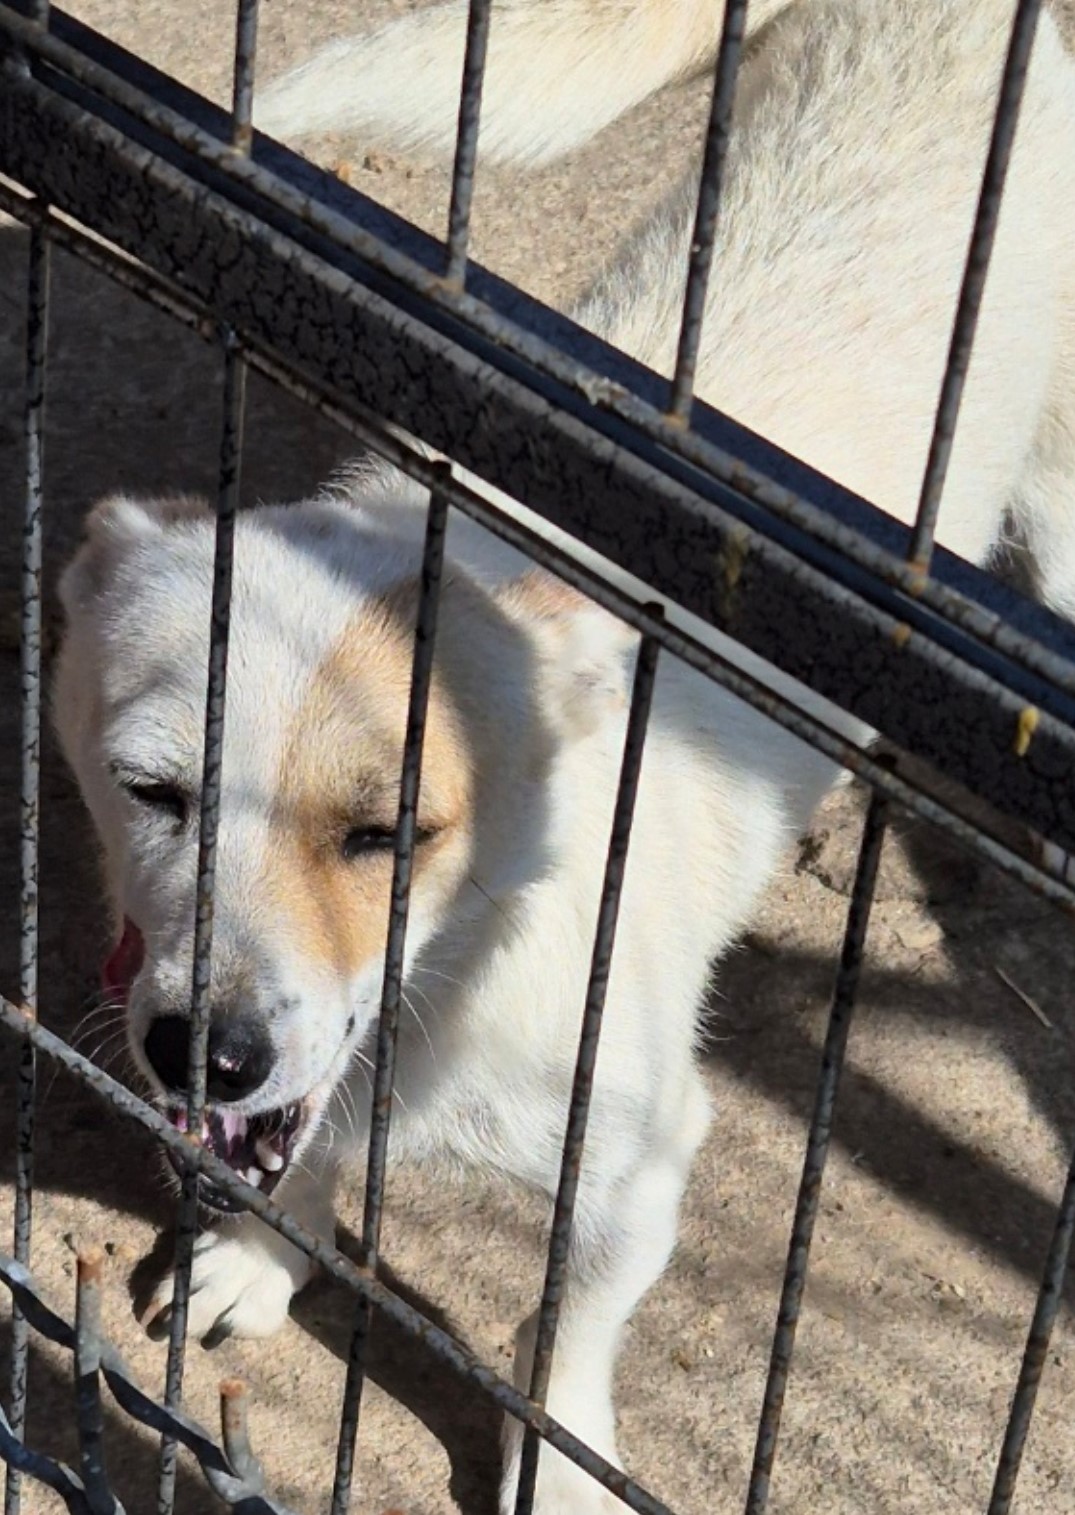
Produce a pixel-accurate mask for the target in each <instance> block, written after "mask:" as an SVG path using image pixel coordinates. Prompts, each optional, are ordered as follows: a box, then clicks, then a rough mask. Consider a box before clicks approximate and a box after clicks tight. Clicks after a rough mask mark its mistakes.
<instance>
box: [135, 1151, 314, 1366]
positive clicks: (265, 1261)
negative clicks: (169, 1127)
mask: <svg viewBox="0 0 1075 1515" xmlns="http://www.w3.org/2000/svg"><path fill="white" fill-rule="evenodd" d="M333 1187H334V1172H333V1170H332V1169H331V1168H329V1169H325V1170H323V1171H322V1172H321V1173H320V1174H317V1175H316V1176H315V1174H312V1173H310V1172H309V1171H307V1170H306V1169H304V1168H303V1169H299V1170H298V1171H297V1172H296V1173H295V1174H294V1175H293V1176H291V1177H290V1178H289V1180H288V1182H287V1186H286V1188H285V1189H284V1190H283V1191H282V1192H281V1196H280V1203H281V1204H282V1205H283V1207H284V1208H285V1209H286V1210H287V1211H288V1213H289V1214H290V1215H291V1216H292V1217H293V1218H294V1219H295V1220H297V1221H299V1223H300V1224H301V1225H304V1226H305V1227H306V1228H307V1230H310V1231H313V1232H314V1233H315V1235H317V1236H320V1237H321V1238H323V1239H324V1240H325V1241H327V1242H329V1243H331V1242H332V1240H333V1237H334V1235H335V1217H334V1215H333V1203H332V1194H333ZM313 1271H314V1264H313V1263H312V1262H311V1260H310V1258H309V1257H307V1255H306V1253H305V1252H300V1251H299V1249H298V1248H297V1247H293V1246H292V1245H291V1243H290V1242H288V1241H285V1240H284V1238H283V1237H282V1236H281V1235H280V1234H279V1233H278V1232H276V1231H274V1230H272V1228H271V1227H270V1226H267V1225H265V1223H264V1222H263V1221H260V1220H258V1219H257V1217H256V1216H254V1215H243V1216H239V1217H237V1218H236V1219H234V1220H226V1221H223V1222H221V1224H219V1225H216V1226H214V1227H212V1229H210V1230H206V1231H203V1232H202V1234H201V1235H200V1236H199V1237H198V1240H197V1241H196V1242H195V1245H194V1268H193V1271H192V1273H191V1279H190V1314H189V1323H188V1330H189V1332H190V1334H191V1335H192V1336H196V1337H199V1338H202V1337H209V1338H210V1340H214V1341H216V1340H221V1339H222V1338H223V1337H225V1336H271V1335H272V1334H273V1332H275V1331H279V1330H280V1328H281V1327H282V1326H283V1324H284V1322H285V1321H286V1320H287V1311H288V1306H289V1304H290V1303H291V1296H292V1295H293V1294H297V1293H298V1292H299V1290H300V1289H302V1288H304V1287H305V1285H306V1284H308V1283H309V1281H310V1278H311V1277H312V1275H313ZM173 1283H174V1275H173V1273H172V1272H171V1271H170V1270H169V1272H168V1273H167V1274H166V1275H165V1277H164V1278H162V1279H161V1281H160V1283H159V1284H158V1285H157V1288H156V1290H155V1292H154V1295H153V1299H152V1301H151V1303H150V1306H149V1309H148V1310H147V1311H146V1313H145V1315H144V1316H143V1319H144V1320H145V1321H146V1322H147V1323H150V1324H152V1325H153V1326H154V1327H155V1328H163V1326H164V1325H165V1324H166V1322H167V1319H168V1316H169V1314H170V1311H171V1302H172V1287H173Z"/></svg>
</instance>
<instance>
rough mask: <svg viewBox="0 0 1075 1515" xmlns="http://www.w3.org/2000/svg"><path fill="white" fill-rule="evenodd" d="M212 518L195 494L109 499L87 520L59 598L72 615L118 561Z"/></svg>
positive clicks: (99, 504)
mask: <svg viewBox="0 0 1075 1515" xmlns="http://www.w3.org/2000/svg"><path fill="white" fill-rule="evenodd" d="M209 514H210V511H209V506H208V505H207V504H206V502H205V501H204V500H201V499H198V498H197V497H196V496H194V495H174V496H171V497H167V498H164V499H148V500H147V499H135V498H133V497H132V496H131V495H125V494H113V495H107V496H106V497H105V498H104V499H103V500H100V501H98V503H97V504H96V505H95V506H94V507H93V509H92V510H91V511H90V513H89V515H88V516H87V517H86V527H85V540H84V541H83V543H82V546H81V547H80V548H79V550H78V552H77V553H76V554H75V556H74V558H73V560H72V561H71V563H70V564H69V565H68V567H67V569H66V570H65V571H64V573H63V575H62V577H61V579H60V599H61V601H62V603H63V607H64V610H65V611H66V612H67V614H68V615H69V616H70V615H71V614H73V612H75V611H76V610H78V609H80V608H81V607H82V606H84V605H86V604H87V603H88V602H89V601H90V600H91V599H92V598H93V597H94V596H95V595H97V594H99V593H100V591H101V589H102V587H103V586H104V584H105V583H106V582H107V580H108V577H109V574H110V573H111V572H112V571H113V569H114V567H115V564H116V563H117V562H118V560H119V558H120V557H121V556H122V555H123V554H124V553H125V552H126V551H127V550H128V549H129V548H131V547H133V546H135V545H137V544H138V543H139V542H146V541H149V540H151V539H152V538H153V537H156V536H160V535H161V534H162V533H163V532H165V531H167V530H168V528H169V527H171V526H175V525H177V524H178V523H180V522H183V521H192V520H204V519H206V518H208V516H209Z"/></svg>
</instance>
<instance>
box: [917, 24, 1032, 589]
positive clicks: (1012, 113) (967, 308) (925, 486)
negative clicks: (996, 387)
mask: <svg viewBox="0 0 1075 1515" xmlns="http://www.w3.org/2000/svg"><path fill="white" fill-rule="evenodd" d="M1040 13H1041V0H1018V5H1017V7H1016V11H1015V21H1014V23H1013V26H1012V35H1011V42H1010V44H1009V47H1008V53H1007V57H1006V58H1005V60H1004V75H1003V78H1002V80H1001V85H1000V96H999V98H998V100H997V111H996V116H995V117H994V120H993V134H992V137H991V139H990V143H989V155H988V157H987V158H986V165H985V173H984V175H983V178H982V189H981V194H980V196H979V200H978V209H977V211H976V213H975V218H974V229H973V231H972V232H971V239H970V247H969V248H968V250H967V262H966V266H965V268H964V271H963V283H962V287H961V289H960V292H959V304H958V307H957V309H956V318H955V325H954V326H953V328H952V339H951V345H950V346H949V349H948V359H947V363H946V365H945V370H944V380H943V382H942V384H941V394H940V399H939V400H938V402H937V415H936V419H935V422H934V427H933V436H932V438H931V439H930V447H929V461H928V462H927V464H926V473H925V477H924V479H923V481H922V490H921V493H920V494H919V497H918V510H917V514H916V516H915V523H914V531H913V533H912V536H911V546H910V551H909V553H908V558H909V562H910V566H911V568H912V570H913V571H914V572H915V573H919V574H922V575H925V574H927V573H928V572H929V568H930V562H931V560H932V557H933V535H934V531H935V530H936V526H937V514H938V512H939V510H940V508H941V495H942V493H943V491H944V481H945V478H946V476H947V473H948V464H949V461H950V459H951V456H952V444H953V442H954V440H955V433H956V422H957V421H958V419H959V407H960V403H961V401H962V399H963V387H964V384H965V383H966V379H967V371H968V369H969V368H970V360H971V353H972V351H973V348H974V334H975V332H976V331H977V329H978V316H979V313H980V311H981V308H982V296H983V294H984V293H985V281H986V277H987V275H988V273H989V262H990V258H991V257H992V254H993V242H994V240H995V238H996V232H997V223H998V221H999V220H1000V207H1001V201H1002V199H1003V196H1004V182H1005V179H1006V178H1007V174H1008V164H1009V162H1010V160H1011V154H1012V145H1013V143H1014V141H1015V130H1016V127H1017V125H1018V123H1019V107H1020V106H1021V105H1022V102H1023V90H1024V88H1025V85H1026V76H1027V69H1028V67H1029V65H1030V52H1031V48H1032V47H1033V45H1034V35H1035V32H1036V30H1037V25H1038V16H1039V15H1040Z"/></svg>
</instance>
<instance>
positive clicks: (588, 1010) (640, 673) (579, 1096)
mask: <svg viewBox="0 0 1075 1515" xmlns="http://www.w3.org/2000/svg"><path fill="white" fill-rule="evenodd" d="M657 613H658V614H659V613H660V610H659V607H658V612H657ZM659 652H660V644H659V643H658V642H657V641H655V640H654V638H653V637H648V636H647V637H643V639H642V642H641V644H640V646H639V649H638V660H637V662H636V664H635V676H634V684H633V688H632V691H631V705H630V711H629V714H628V718H627V730H626V733H625V736H624V743H623V759H622V762H621V766H620V777H619V785H618V788H617V792H616V806H615V810H614V812H613V817H612V830H611V834H610V836H609V844H608V854H607V857H606V860H605V877H604V881H603V883H602V885H601V902H600V905H599V907H598V914H597V929H596V932H595V935H594V946H593V955H592V958H591V961H590V977H589V982H588V983H587V986H586V1002H585V1005H584V1007H583V1013H582V1028H581V1031H580V1033H579V1049H578V1056H577V1059H576V1062H575V1076H574V1081H573V1083H572V1087H571V1102H570V1104H569V1106H568V1112H567V1125H566V1130H565V1133H564V1146H563V1156H562V1159H561V1165H560V1180H559V1185H558V1187H557V1191H556V1202H555V1205H554V1208H553V1218H552V1230H551V1232H550V1235H549V1250H548V1257H547V1260H546V1265H545V1283H544V1287H543V1289H542V1293H541V1305H540V1308H539V1310H538V1323H537V1334H536V1337H535V1342H534V1361H533V1366H532V1368H531V1373H530V1398H531V1400H533V1402H534V1403H535V1404H539V1405H544V1403H545V1399H546V1396H547V1394H548V1391H549V1379H550V1377H551V1374H552V1359H553V1352H554V1350H555V1347H556V1332H557V1328H558V1326H559V1323H560V1310H561V1306H562V1304H563V1297H564V1283H565V1279H566V1276H567V1264H568V1256H569V1253H570V1250H571V1237H572V1233H573V1229H574V1220H575V1202H576V1199H577V1198H578V1190H579V1175H580V1172H581V1168H582V1161H583V1148H584V1145H585V1141H586V1126H587V1122H588V1119H589V1113H590V1101H591V1097H592V1094H593V1082H594V1071H595V1069H596V1066H597V1051H598V1045H599V1042H600V1036H601V1023H602V1020H603V1017H604V1010H605V996H606V994H607V992H608V981H609V974H610V972H611V969H612V951H613V948H614V946H615V942H616V923H617V920H618V918H619V908H620V898H621V895H622V893H623V878H624V872H625V870H626V867H627V851H628V847H629V846H630V842H631V824H632V821H633V819H634V811H635V800H636V798H637V795H638V781H639V777H640V775H641V772H642V757H643V753H644V751H645V743H646V729H647V727H648V725H649V716H650V709H651V707H652V704H653V688H654V684H655V682H656V677H657V657H658V653H659ZM539 1451H540V1442H539V1438H538V1436H537V1435H536V1434H535V1432H534V1431H533V1430H528V1431H527V1433H526V1436H525V1438H524V1440H523V1452H522V1460H521V1463H520V1467H519V1488H518V1492H517V1494H516V1498H515V1515H532V1512H533V1508H534V1484H535V1481H536V1479H537V1469H538V1454H539Z"/></svg>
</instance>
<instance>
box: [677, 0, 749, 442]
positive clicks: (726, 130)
mask: <svg viewBox="0 0 1075 1515" xmlns="http://www.w3.org/2000/svg"><path fill="white" fill-rule="evenodd" d="M748 3H749V0H725V6H724V25H723V28H722V30H721V34H720V47H719V49H718V51H717V63H716V71H715V73H714V76H713V101H712V105H711V108H710V113H709V126H708V129H707V131H706V139H705V155H704V158H703V160H702V173H701V177H700V179H699V181H698V203H697V206H696V208H695V218H694V234H693V236H692V237H691V250H690V259H689V262H688V267H687V286H686V290H685V291H684V295H683V316H682V321H681V324H680V329H679V345H678V348H677V351H676V366H675V373H674V376H673V379H672V391H671V397H670V399H669V404H668V414H669V416H670V417H672V418H673V419H674V420H675V421H677V422H679V423H681V424H682V425H687V424H689V421H690V413H691V407H692V405H693V403H694V375H695V369H696V367H697V363H698V349H699V347H700V345H701V341H702V327H703V325H704V322H705V309H706V300H707V296H708V293H709V275H710V270H711V269H712V266H713V249H714V247H715V245H716V239H717V222H718V219H719V216H720V198H721V190H722V189H723V187H724V164H725V161H726V160H727V156H728V144H729V142H730V140H731V133H732V112H733V110H734V108H735V85H736V80H737V79H738V77H739V64H740V60H741V59H742V56H743V37H744V35H745V33H746V24H747V5H748Z"/></svg>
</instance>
